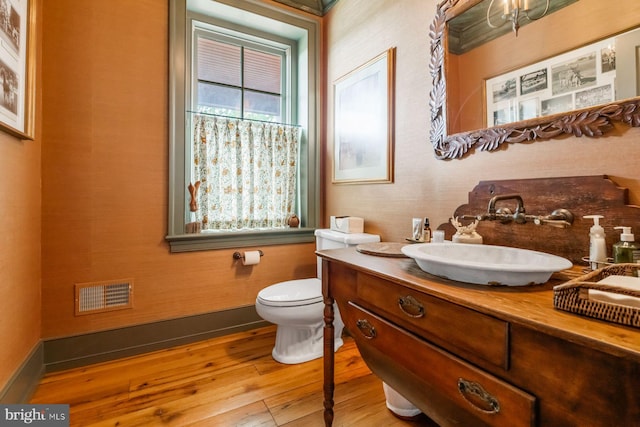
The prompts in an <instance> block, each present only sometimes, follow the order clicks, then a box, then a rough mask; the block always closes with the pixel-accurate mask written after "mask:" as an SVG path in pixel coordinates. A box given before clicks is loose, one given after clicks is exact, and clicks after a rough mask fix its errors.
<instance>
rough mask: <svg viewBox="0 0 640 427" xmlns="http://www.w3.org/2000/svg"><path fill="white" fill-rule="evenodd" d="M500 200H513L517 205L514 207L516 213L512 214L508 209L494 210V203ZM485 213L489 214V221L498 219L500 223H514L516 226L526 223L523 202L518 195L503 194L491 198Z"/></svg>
mask: <svg viewBox="0 0 640 427" xmlns="http://www.w3.org/2000/svg"><path fill="white" fill-rule="evenodd" d="M500 200H515V201H516V202H517V203H518V204H517V205H516V211H515V212H513V213H512V212H511V209H509V208H500V209H498V210H496V202H498V201H500ZM487 213H488V214H489V219H491V220H496V219H498V220H500V221H501V222H510V221H515V222H517V223H518V224H524V223H525V222H526V219H525V209H524V201H523V200H522V197H521V196H520V195H519V194H504V195H499V196H493V197H492V198H491V200H489V206H488V207H487Z"/></svg>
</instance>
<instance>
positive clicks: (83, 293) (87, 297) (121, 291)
mask: <svg viewBox="0 0 640 427" xmlns="http://www.w3.org/2000/svg"><path fill="white" fill-rule="evenodd" d="M131 307H133V280H131V279H123V280H111V281H107V282H93V283H76V301H75V312H76V316H78V315H81V314H91V313H98V312H103V311H111V310H122V309H125V308H131Z"/></svg>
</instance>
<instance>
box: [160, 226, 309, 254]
mask: <svg viewBox="0 0 640 427" xmlns="http://www.w3.org/2000/svg"><path fill="white" fill-rule="evenodd" d="M314 232H315V229H314V228H288V229H282V230H264V231H262V230H261V231H234V232H220V233H215V232H214V233H211V232H204V233H198V234H180V235H174V236H167V237H166V238H165V239H166V240H167V241H168V242H169V250H170V252H172V253H174V252H194V251H206V250H211V249H234V248H244V247H251V246H269V245H286V244H295V243H310V242H315V235H314Z"/></svg>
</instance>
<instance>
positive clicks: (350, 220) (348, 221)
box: [330, 216, 364, 233]
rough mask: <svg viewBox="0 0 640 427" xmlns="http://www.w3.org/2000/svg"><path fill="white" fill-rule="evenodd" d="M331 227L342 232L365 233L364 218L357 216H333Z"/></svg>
mask: <svg viewBox="0 0 640 427" xmlns="http://www.w3.org/2000/svg"><path fill="white" fill-rule="evenodd" d="M330 228H331V229H332V230H334V231H340V232H341V233H363V232H364V219H363V218H359V217H357V216H332V217H331V227H330Z"/></svg>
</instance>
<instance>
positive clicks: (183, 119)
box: [166, 0, 321, 252]
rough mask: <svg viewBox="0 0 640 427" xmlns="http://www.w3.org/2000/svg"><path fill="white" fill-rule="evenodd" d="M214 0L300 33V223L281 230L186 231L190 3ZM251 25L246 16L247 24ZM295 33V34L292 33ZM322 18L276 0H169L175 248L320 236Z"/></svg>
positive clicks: (171, 239)
mask: <svg viewBox="0 0 640 427" xmlns="http://www.w3.org/2000/svg"><path fill="white" fill-rule="evenodd" d="M205 3H206V4H208V5H209V4H215V7H216V8H217V10H216V11H214V12H213V13H214V14H215V15H216V16H218V17H220V16H221V15H224V11H225V10H229V9H230V7H233V8H241V9H244V10H245V11H246V12H247V13H249V15H250V16H252V17H253V18H255V19H256V23H257V27H260V21H262V25H263V27H264V22H268V21H271V22H273V21H278V22H281V23H283V26H284V27H286V28H288V29H290V30H292V31H293V33H294V34H297V35H298V37H299V44H298V64H297V65H298V73H299V76H298V77H299V83H298V87H297V91H296V92H297V106H298V108H297V117H298V123H299V124H300V125H301V126H303V128H304V133H305V135H306V136H305V150H304V152H303V153H302V154H301V161H303V162H304V163H302V165H301V168H300V180H299V192H300V197H299V203H300V217H301V227H300V228H290V229H277V230H249V231H244V230H241V231H233V232H203V233H198V234H186V233H185V224H186V222H187V210H188V209H187V205H188V201H189V195H188V191H187V189H186V188H187V185H188V184H189V182H188V178H187V174H186V171H188V170H189V165H188V162H189V159H188V158H187V156H186V153H187V151H186V150H187V149H188V147H187V146H186V145H185V144H187V145H188V144H189V143H190V142H189V141H186V127H185V126H186V123H188V119H187V114H189V113H188V112H187V110H188V109H189V108H188V107H187V105H188V104H187V100H188V96H189V91H190V88H189V87H187V85H188V79H187V73H188V72H190V68H191V67H190V64H188V63H187V62H188V60H189V57H188V55H187V49H188V46H189V45H190V43H189V40H188V37H190V36H189V32H190V23H189V12H188V11H187V7H189V8H191V7H192V6H194V7H195V9H196V13H202V12H201V11H199V10H197V9H198V7H199V5H200V6H201V5H202V4H205ZM243 25H245V26H246V22H245V23H244V24H243ZM287 37H288V38H292V37H291V34H288V35H287ZM319 58H320V23H319V22H318V21H317V20H313V19H307V18H304V17H302V16H298V15H292V14H291V13H289V12H285V11H283V10H281V9H279V8H277V7H275V6H269V5H266V4H264V5H260V4H254V3H252V2H248V1H247V2H238V0H217V1H216V2H210V1H207V2H203V1H199V0H170V2H169V177H168V182H169V194H168V227H167V228H168V230H167V235H166V240H167V242H168V243H169V246H170V251H171V252H187V251H200V250H210V249H226V248H238V247H253V246H260V245H281V244H295V243H308V242H313V241H314V240H315V237H314V234H313V233H314V230H315V228H317V227H318V225H319V223H320V216H319V212H320V202H319V197H320V157H319V156H320V144H319V141H320V114H321V111H320V100H319V98H318V95H317V94H318V93H319V92H320V60H319Z"/></svg>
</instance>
